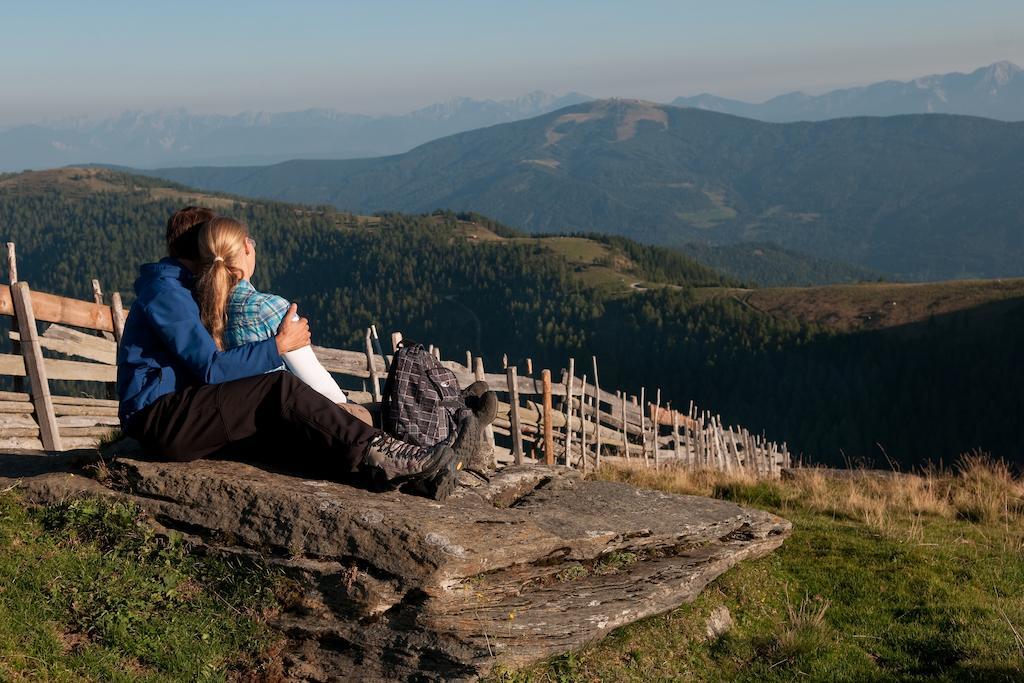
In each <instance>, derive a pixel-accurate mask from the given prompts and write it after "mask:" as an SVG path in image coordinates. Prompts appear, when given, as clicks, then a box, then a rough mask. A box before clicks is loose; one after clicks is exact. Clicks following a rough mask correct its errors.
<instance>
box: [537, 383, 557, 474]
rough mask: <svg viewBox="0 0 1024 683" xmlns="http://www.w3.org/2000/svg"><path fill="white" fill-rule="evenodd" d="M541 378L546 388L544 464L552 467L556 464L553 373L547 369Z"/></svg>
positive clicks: (544, 393)
mask: <svg viewBox="0 0 1024 683" xmlns="http://www.w3.org/2000/svg"><path fill="white" fill-rule="evenodd" d="M540 376H541V383H542V385H543V387H544V392H543V396H544V403H543V405H544V463H545V464H546V465H548V466H552V465H554V464H555V442H554V434H553V432H552V425H551V413H552V410H551V371H550V370H548V369H546V368H545V369H544V370H542V371H541V373H540Z"/></svg>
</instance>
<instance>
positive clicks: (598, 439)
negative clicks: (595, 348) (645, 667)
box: [590, 356, 601, 470]
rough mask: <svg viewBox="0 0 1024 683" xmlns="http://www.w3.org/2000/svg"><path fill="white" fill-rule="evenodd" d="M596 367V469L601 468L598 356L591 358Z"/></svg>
mask: <svg viewBox="0 0 1024 683" xmlns="http://www.w3.org/2000/svg"><path fill="white" fill-rule="evenodd" d="M590 359H591V360H592V361H593V365H594V469H595V470H596V469H600V467H601V381H600V380H599V379H598V378H597V356H591V357H590Z"/></svg>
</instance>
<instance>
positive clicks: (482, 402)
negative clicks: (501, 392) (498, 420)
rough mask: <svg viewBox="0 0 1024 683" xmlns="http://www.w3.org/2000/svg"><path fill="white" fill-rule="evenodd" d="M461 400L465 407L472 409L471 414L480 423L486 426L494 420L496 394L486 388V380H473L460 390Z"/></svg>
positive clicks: (496, 409)
mask: <svg viewBox="0 0 1024 683" xmlns="http://www.w3.org/2000/svg"><path fill="white" fill-rule="evenodd" d="M462 400H463V401H465V402H466V407H467V408H469V409H470V410H472V411H473V414H474V415H475V416H476V418H477V419H478V420H480V424H481V425H483V426H484V427H486V426H487V425H489V424H491V423H492V422H494V418H495V416H496V415H497V414H498V395H497V394H495V393H494V392H493V391H491V390H490V389H488V387H487V382H484V381H482V380H481V381H478V382H473V383H472V384H470V385H469V386H468V387H466V388H465V389H463V390H462Z"/></svg>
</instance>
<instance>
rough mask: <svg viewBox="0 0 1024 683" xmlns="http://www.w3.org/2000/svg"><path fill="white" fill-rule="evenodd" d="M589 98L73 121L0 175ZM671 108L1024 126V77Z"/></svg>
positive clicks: (986, 75) (345, 155)
mask: <svg viewBox="0 0 1024 683" xmlns="http://www.w3.org/2000/svg"><path fill="white" fill-rule="evenodd" d="M590 99H591V98H590V97H588V96H586V95H582V94H580V93H576V92H570V93H568V94H566V95H562V96H555V95H551V94H548V93H545V92H542V91H535V92H532V93H529V94H527V95H523V96H522V97H517V98H514V99H509V100H501V101H495V100H481V99H472V98H468V97H462V98H457V99H453V100H449V101H447V102H440V103H437V104H433V105H430V106H427V107H424V108H422V109H418V110H416V111H413V112H409V113H407V114H402V115H389V116H367V115H364V114H354V113H346V112H343V111H337V110H332V109H307V110H304V111H292V112H281V113H269V112H243V113H241V114H237V115H231V116H226V115H201V114H189V113H188V112H187V111H185V110H184V109H180V110H175V111H163V112H139V111H129V112H125V113H124V114H122V115H121V116H118V117H115V118H111V119H106V120H103V121H99V122H89V121H86V120H81V119H77V120H76V119H70V120H67V121H64V122H59V123H52V122H51V123H39V124H32V125H22V126H16V127H11V128H8V129H6V130H0V170H7V171H18V170H23V169H27V168H37V169H38V168H52V167H55V166H65V165H72V164H84V163H102V164H116V165H126V166H137V167H144V168H145V167H156V166H185V165H199V164H202V165H217V166H230V165H251V164H270V163H275V162H279V161H286V160H289V159H296V158H305V159H351V158H359V157H374V156H383V155H387V154H398V153H401V152H405V151H408V150H410V149H412V148H413V147H415V146H417V145H420V144H422V143H424V142H428V141H430V140H434V139H436V138H440V137H443V136H446V135H452V134H454V133H460V132H463V131H467V130H472V129H474V128H482V127H485V126H491V125H494V124H498V123H507V122H510V121H517V120H520V119H524V118H529V117H532V116H538V115H540V114H544V113H547V112H550V111H554V110H556V109H560V108H562V107H565V106H569V105H572V104H577V103H580V102H585V101H588V100H590ZM673 104H675V105H678V106H693V107H697V108H700V109H709V110H711V111H719V112H724V113H728V114H736V115H738V116H744V117H748V118H754V119H759V120H762V121H779V122H785V121H797V120H823V119H829V118H837V117H843V116H861V115H870V116H890V115H894V114H916V113H948V114H969V115H974V116H983V117H986V118H993V119H1000V120H1008V121H1020V120H1024V76H1022V71H1021V69H1020V68H1019V67H1017V66H1015V65H1014V64H1011V63H1010V62H997V63H995V64H992V65H990V66H987V67H983V68H981V69H978V70H976V71H974V72H973V73H970V74H959V73H953V74H945V75H938V76H925V77H922V78H917V79H914V80H913V81H909V82H905V83H904V82H898V81H884V82H881V83H876V84H874V85H869V86H866V87H863V88H848V89H844V90H836V91H833V92H830V93H826V94H824V95H820V96H811V95H805V94H803V93H799V92H794V93H789V94H785V95H781V96H779V97H776V98H773V99H771V100H768V101H767V102H764V103H760V104H752V103H748V102H742V101H739V100H732V99H727V98H722V97H718V96H716V95H710V94H703V95H697V96H694V97H680V98H678V99H676V100H675V101H674V102H673Z"/></svg>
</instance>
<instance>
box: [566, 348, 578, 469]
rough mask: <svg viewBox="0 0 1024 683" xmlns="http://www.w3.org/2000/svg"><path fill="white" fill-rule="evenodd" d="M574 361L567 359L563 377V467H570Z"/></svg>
mask: <svg viewBox="0 0 1024 683" xmlns="http://www.w3.org/2000/svg"><path fill="white" fill-rule="evenodd" d="M575 372H576V359H575V358H570V359H569V374H568V375H566V377H565V466H566V467H572V388H573V387H572V385H573V381H574V380H575V379H576V378H575V377H573V374H575Z"/></svg>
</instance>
